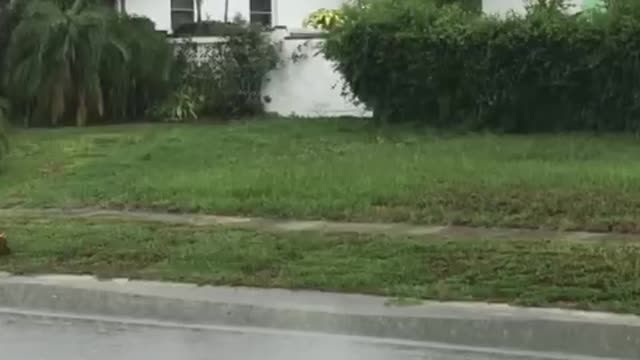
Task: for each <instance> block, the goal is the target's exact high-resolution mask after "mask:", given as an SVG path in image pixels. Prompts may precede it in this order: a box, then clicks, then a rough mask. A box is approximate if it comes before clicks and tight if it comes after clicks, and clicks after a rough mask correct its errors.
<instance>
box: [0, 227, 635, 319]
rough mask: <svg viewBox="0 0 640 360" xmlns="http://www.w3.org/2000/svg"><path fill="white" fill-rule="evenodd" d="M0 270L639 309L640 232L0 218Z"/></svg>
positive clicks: (603, 308)
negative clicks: (290, 228) (476, 231)
mask: <svg viewBox="0 0 640 360" xmlns="http://www.w3.org/2000/svg"><path fill="white" fill-rule="evenodd" d="M0 229H3V230H4V231H6V232H7V237H8V239H9V245H10V246H11V248H12V249H13V255H11V256H8V257H0V271H2V270H4V271H11V272H14V273H33V272H36V273H42V272H45V273H51V272H63V273H92V274H98V275H102V276H107V277H110V276H130V277H134V278H145V279H162V280H175V281H186V282H194V283H200V284H224V285H248V286H260V287H284V288H297V289H300V288H303V289H322V290H333V291H344V292H358V293H370V294H381V295H388V296H392V297H400V298H421V299H439V300H489V301H499V302H509V303H515V304H520V305H544V306H549V305H552V306H560V307H571V308H581V309H599V310H611V311H621V312H632V313H638V314H640V282H638V279H639V278H640V244H639V243H637V242H634V243H629V242H626V243H625V242H617V241H609V242H576V241H547V240H544V239H540V240H536V241H510V240H493V239H456V240H438V239H435V240H425V239H419V238H411V237H404V236H381V235H356V234H334V235H329V234H320V233H288V234H285V233H256V232H254V231H248V230H233V229H221V228H199V229H193V228H189V227H179V226H161V225H149V224H140V223H135V224H133V223H129V224H115V223H110V222H93V223H91V222H79V221H69V220H66V221H65V220H56V221H53V220H49V221H25V222H16V221H7V220H6V219H5V220H1V219H0Z"/></svg>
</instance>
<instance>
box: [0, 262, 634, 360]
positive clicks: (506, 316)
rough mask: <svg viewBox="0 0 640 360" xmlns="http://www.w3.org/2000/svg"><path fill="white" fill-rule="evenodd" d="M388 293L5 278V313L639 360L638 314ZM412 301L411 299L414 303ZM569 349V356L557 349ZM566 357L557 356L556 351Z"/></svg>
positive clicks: (0, 291) (1, 284)
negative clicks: (394, 297)
mask: <svg viewBox="0 0 640 360" xmlns="http://www.w3.org/2000/svg"><path fill="white" fill-rule="evenodd" d="M394 303H402V302H399V301H398V302H394V301H390V299H387V298H381V297H371V296H360V295H343V294H330V293H319V292H307V291H286V290H259V289H248V288H226V287H198V286H195V285H186V284H172V283H156V282H139V281H129V280H126V279H115V280H110V281H99V280H96V279H94V278H92V277H78V276H59V275H52V276H39V277H15V276H11V275H8V274H5V275H2V276H0V307H1V308H3V310H2V311H0V312H6V313H16V312H18V313H19V312H39V311H41V312H47V313H60V314H67V315H65V316H67V317H68V316H78V317H118V318H128V319H134V320H135V319H139V320H145V321H147V320H151V321H157V322H172V323H180V324H189V325H193V326H232V327H244V328H267V329H277V330H286V331H302V332H315V333H328V334H339V335H347V336H359V337H373V338H384V339H395V340H398V341H417V342H429V343H444V344H451V345H455V346H462V347H481V348H490V349H501V351H508V352H509V351H510V352H513V353H514V354H515V353H517V352H534V353H536V354H538V353H545V354H556V355H553V356H552V355H548V356H547V357H546V358H558V359H561V358H563V356H564V358H569V355H572V356H573V355H576V356H578V355H582V356H591V357H599V358H615V359H638V358H640V318H639V317H636V316H630V315H613V314H604V313H590V312H579V311H564V310H553V309H526V308H515V307H511V306H505V305H488V304H479V303H446V304H445V303H421V304H416V305H411V306H396V305H393V304H394ZM407 303H413V302H407ZM558 354H565V355H558ZM558 356H559V357H558Z"/></svg>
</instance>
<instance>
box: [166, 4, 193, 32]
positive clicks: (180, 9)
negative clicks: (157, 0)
mask: <svg viewBox="0 0 640 360" xmlns="http://www.w3.org/2000/svg"><path fill="white" fill-rule="evenodd" d="M194 18H195V7H194V4H193V0H171V28H172V29H173V30H175V29H177V28H179V27H180V26H182V25H184V24H190V23H192V22H193V19H194Z"/></svg>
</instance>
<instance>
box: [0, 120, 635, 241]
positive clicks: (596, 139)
mask: <svg viewBox="0 0 640 360" xmlns="http://www.w3.org/2000/svg"><path fill="white" fill-rule="evenodd" d="M12 147H13V148H12V153H11V154H10V156H9V157H8V158H7V159H5V161H4V165H3V168H2V169H3V171H2V173H0V206H1V207H12V206H25V207H51V206H57V207H81V206H100V207H125V206H126V207H139V208H155V209H162V210H174V211H176V210H180V211H200V212H213V213H220V214H245V215H257V216H269V217H296V218H330V219H340V220H369V221H409V222H416V223H433V224H445V223H452V224H467V225H492V226H494V225H495V226H524V227H538V226H545V227H551V228H563V229H587V230H604V231H608V230H617V231H636V232H637V231H640V139H639V138H637V137H633V136H622V135H620V136H617V135H606V136H593V135H533V136H506V135H504V136H503V135H489V134H473V135H451V134H444V135H443V134H435V133H433V132H429V131H427V130H424V129H422V130H416V129H406V128H404V129H395V130H388V131H380V130H374V129H371V128H369V127H367V126H366V125H365V124H364V123H363V122H360V121H355V120H342V121H337V120H336V121H331V120H316V121H305V120H262V121H253V122H238V123H232V124H225V125H222V124H221V125H208V126H207V125H197V126H189V125H183V126H179V125H174V126H170V125H132V126H113V127H100V128H88V129H57V130H30V131H21V132H18V133H16V134H14V136H13V137H12Z"/></svg>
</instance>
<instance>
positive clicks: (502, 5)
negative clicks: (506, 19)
mask: <svg viewBox="0 0 640 360" xmlns="http://www.w3.org/2000/svg"><path fill="white" fill-rule="evenodd" d="M584 1H585V0H567V3H568V4H569V5H570V6H571V7H570V9H569V11H570V12H577V11H580V10H582V9H583V7H584V5H585V3H584ZM586 1H587V2H589V0H586ZM526 2H527V0H483V1H482V10H483V11H484V12H486V13H488V14H498V15H505V14H507V13H508V12H509V11H514V12H516V13H520V14H522V13H524V12H525V4H526Z"/></svg>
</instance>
